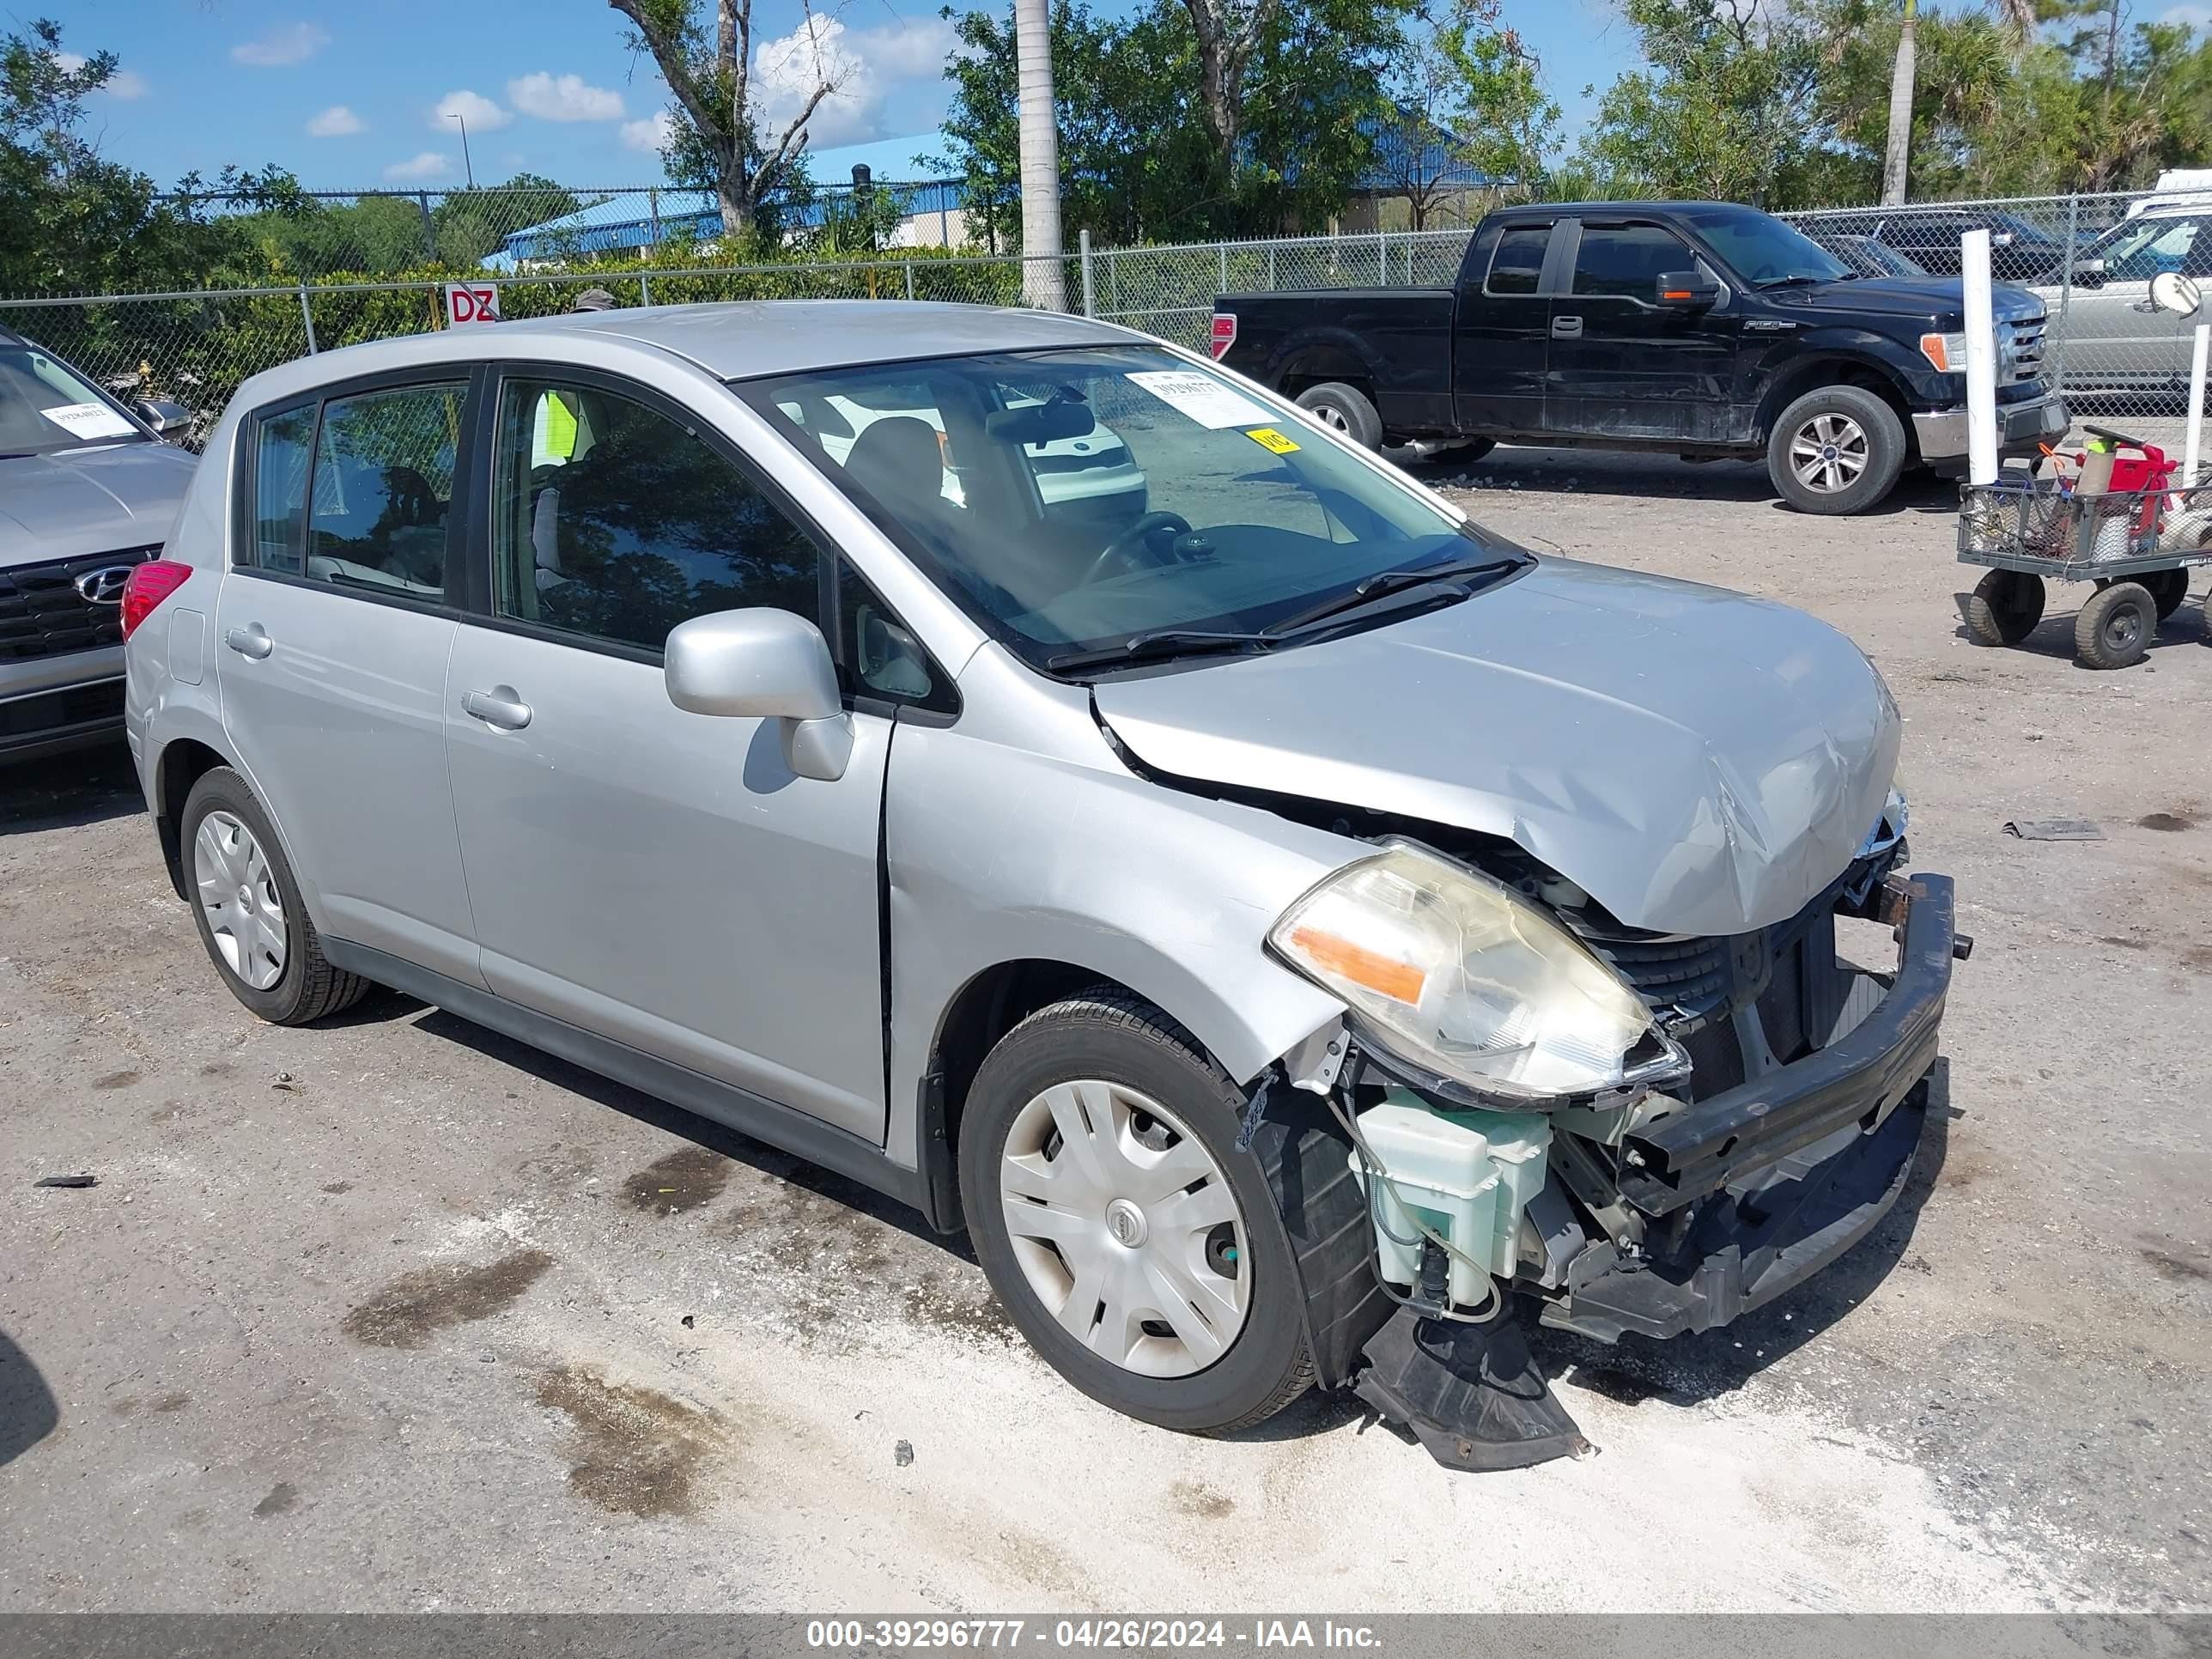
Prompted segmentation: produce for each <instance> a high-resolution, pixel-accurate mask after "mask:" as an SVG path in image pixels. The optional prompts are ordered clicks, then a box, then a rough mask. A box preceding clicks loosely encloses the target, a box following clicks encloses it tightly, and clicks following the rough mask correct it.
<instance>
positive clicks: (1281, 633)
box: [1267, 554, 1527, 640]
mask: <svg viewBox="0 0 2212 1659" xmlns="http://www.w3.org/2000/svg"><path fill="white" fill-rule="evenodd" d="M1526 558H1527V555H1525V554H1521V555H1516V556H1510V557H1507V558H1502V559H1455V560H1451V561H1449V562H1446V563H1443V564H1427V565H1414V566H1411V567H1409V568H1406V569H1403V570H1378V571H1376V573H1375V574H1373V575H1371V576H1370V577H1368V578H1367V579H1366V580H1364V581H1362V582H1360V583H1358V585H1357V586H1354V587H1353V588H1352V591H1351V592H1348V593H1339V594H1338V595H1336V596H1335V597H1334V599H1323V600H1322V602H1321V603H1320V604H1319V605H1314V606H1312V607H1311V608H1310V609H1308V610H1304V611H1299V612H1297V614H1296V615H1295V616H1290V617H1284V618H1283V620H1282V621H1280V622H1279V623H1273V625H1271V626H1270V627H1269V628H1268V629H1267V637H1268V638H1269V639H1271V640H1273V639H1282V638H1284V637H1285V636H1287V635H1291V634H1297V633H1300V632H1303V631H1304V629H1308V628H1310V627H1312V626H1314V625H1315V624H1316V623H1323V622H1333V621H1334V620H1336V619H1338V618H1340V617H1344V616H1346V615H1348V614H1350V613H1351V612H1352V611H1361V610H1364V609H1365V608H1366V607H1367V606H1368V605H1371V604H1373V603H1374V602H1375V601H1376V600H1377V599H1388V598H1389V597H1390V596H1391V595H1392V594H1394V593H1404V592H1410V591H1412V590H1413V589H1415V588H1420V587H1436V588H1441V589H1443V592H1442V593H1440V594H1439V595H1438V597H1439V598H1447V597H1448V598H1452V599H1465V598H1467V596H1468V593H1469V592H1471V591H1472V590H1470V589H1469V588H1468V586H1467V582H1468V580H1469V579H1471V578H1473V577H1476V576H1496V575H1503V574H1504V573H1505V572H1506V571H1508V570H1517V569H1519V568H1521V565H1522V562H1524V561H1525V559H1526Z"/></svg>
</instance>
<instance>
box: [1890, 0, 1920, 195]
mask: <svg viewBox="0 0 2212 1659" xmlns="http://www.w3.org/2000/svg"><path fill="white" fill-rule="evenodd" d="M1917 11H1918V8H1917V3H1916V0H1905V24H1904V27H1901V28H1900V29H1899V30H1898V32H1897V61H1896V63H1895V64H1893V65H1892V66H1891V68H1890V71H1889V142H1888V143H1887V144H1885V145H1884V146H1883V147H1882V152H1881V204H1882V205H1883V206H1884V207H1896V206H1898V205H1899V204H1902V203H1903V202H1904V200H1905V170H1906V167H1907V165H1908V163H1909V162H1910V161H1911V154H1912V73H1913V64H1914V53H1915V52H1916V50H1917V46H1916V43H1915V42H1914V40H1913V24H1914V21H1915V20H1916V16H1917Z"/></svg>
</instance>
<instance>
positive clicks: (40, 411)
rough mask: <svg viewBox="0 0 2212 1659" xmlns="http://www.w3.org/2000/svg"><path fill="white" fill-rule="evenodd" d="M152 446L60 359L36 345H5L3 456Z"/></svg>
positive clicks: (0, 376) (0, 364) (0, 382)
mask: <svg viewBox="0 0 2212 1659" xmlns="http://www.w3.org/2000/svg"><path fill="white" fill-rule="evenodd" d="M149 441H150V440H149V439H148V438H147V436H146V434H145V433H144V432H143V430H141V429H140V428H138V427H137V426H136V425H134V424H133V423H132V422H130V421H128V420H126V419H125V418H124V417H123V416H121V415H119V414H118V413H117V412H116V410H115V405H114V404H111V403H109V402H108V401H107V399H106V398H103V397H101V396H100V393H99V392H98V391H96V390H95V389H94V386H93V385H92V383H91V382H90V381H89V380H86V379H85V378H84V376H82V374H78V373H77V372H76V370H75V369H73V368H70V366H69V365H68V364H67V363H65V362H62V361H61V359H60V358H58V357H50V356H47V355H46V353H45V352H43V351H41V350H40V349H38V347H36V346H33V345H0V455H40V454H45V453H47V452H48V451H51V450H57V449H77V448H82V447H85V446H87V445H91V444H112V443H117V442H122V443H143V442H149Z"/></svg>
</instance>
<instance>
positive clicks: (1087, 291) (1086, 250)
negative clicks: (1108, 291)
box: [1075, 225, 1098, 317]
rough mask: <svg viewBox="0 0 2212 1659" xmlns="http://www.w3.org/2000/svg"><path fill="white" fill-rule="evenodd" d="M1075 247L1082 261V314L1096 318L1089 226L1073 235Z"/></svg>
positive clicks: (1096, 303)
mask: <svg viewBox="0 0 2212 1659" xmlns="http://www.w3.org/2000/svg"><path fill="white" fill-rule="evenodd" d="M1075 246H1076V251H1077V252H1078V253H1079V254H1080V255H1081V257H1082V259H1083V314H1084V315H1085V316H1086V317H1096V316H1097V314H1098V301H1097V294H1096V292H1095V290H1094V289H1092V288H1091V227H1090V226H1088V225H1085V227H1084V228H1082V229H1081V230H1079V231H1077V232H1076V233H1075Z"/></svg>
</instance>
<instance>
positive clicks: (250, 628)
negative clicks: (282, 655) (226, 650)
mask: <svg viewBox="0 0 2212 1659" xmlns="http://www.w3.org/2000/svg"><path fill="white" fill-rule="evenodd" d="M222 642H223V643H224V644H225V645H227V646H228V647H230V648H231V649H232V650H234V651H235V652H237V653H238V654H239V655H240V656H241V657H251V658H252V659H254V660H255V661H256V662H258V661H259V660H260V659H262V658H264V657H265V656H267V655H268V654H269V653H270V652H271V651H274V650H275V649H276V641H274V640H272V639H270V637H269V635H268V634H267V633H266V632H265V631H264V629H263V628H262V626H261V624H260V623H247V624H246V626H245V627H243V628H234V629H231V630H230V632H229V633H228V634H226V635H223V636H222Z"/></svg>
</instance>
